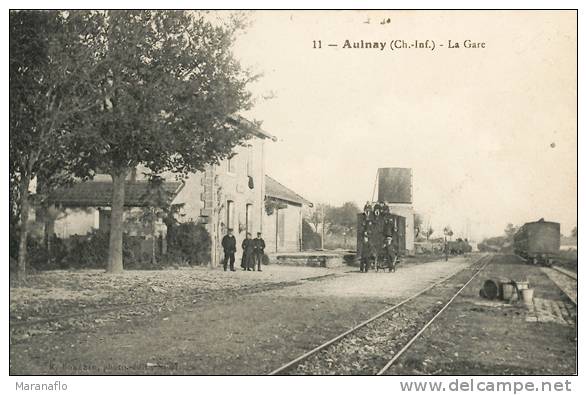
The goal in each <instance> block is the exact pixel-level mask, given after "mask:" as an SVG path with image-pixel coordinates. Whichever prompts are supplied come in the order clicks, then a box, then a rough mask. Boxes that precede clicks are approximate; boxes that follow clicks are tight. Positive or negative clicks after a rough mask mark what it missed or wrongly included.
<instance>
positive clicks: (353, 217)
mask: <svg viewBox="0 0 587 395" xmlns="http://www.w3.org/2000/svg"><path fill="white" fill-rule="evenodd" d="M360 211H361V210H360V209H359V207H358V206H357V205H356V204H355V203H354V202H346V203H344V204H343V205H342V206H340V207H331V208H330V209H329V210H328V211H327V212H325V216H326V222H328V223H329V224H330V231H331V232H336V233H342V234H343V235H344V239H345V245H346V238H347V236H348V235H350V234H352V233H354V231H355V230H356V228H357V214H359V212H360Z"/></svg>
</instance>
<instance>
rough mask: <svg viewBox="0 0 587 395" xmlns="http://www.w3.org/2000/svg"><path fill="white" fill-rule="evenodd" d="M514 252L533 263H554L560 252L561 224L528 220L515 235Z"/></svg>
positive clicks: (542, 219)
mask: <svg viewBox="0 0 587 395" xmlns="http://www.w3.org/2000/svg"><path fill="white" fill-rule="evenodd" d="M513 246H514V253H515V254H516V255H519V256H521V257H522V258H524V259H526V260H528V261H530V262H531V263H533V264H543V265H549V266H550V265H552V263H553V262H554V259H555V258H556V257H557V256H558V255H559V252H560V224H559V223H558V222H549V221H545V220H544V218H541V219H540V220H538V221H536V222H527V223H525V224H524V225H522V227H521V228H520V229H519V230H518V231H517V232H516V234H515V235H514V242H513Z"/></svg>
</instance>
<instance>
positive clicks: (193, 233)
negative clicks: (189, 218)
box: [167, 222, 212, 265]
mask: <svg viewBox="0 0 587 395" xmlns="http://www.w3.org/2000/svg"><path fill="white" fill-rule="evenodd" d="M211 246H212V239H211V238H210V234H209V233H208V230H207V229H206V226H205V225H204V224H200V223H196V222H185V223H181V224H175V225H173V226H171V227H169V228H168V229H167V255H168V257H167V260H168V261H174V263H177V264H181V263H187V264H189V265H205V264H208V263H210V249H211Z"/></svg>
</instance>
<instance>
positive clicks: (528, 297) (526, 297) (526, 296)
mask: <svg viewBox="0 0 587 395" xmlns="http://www.w3.org/2000/svg"><path fill="white" fill-rule="evenodd" d="M533 299H534V288H526V289H523V290H522V301H523V302H524V304H525V305H532V300H533Z"/></svg>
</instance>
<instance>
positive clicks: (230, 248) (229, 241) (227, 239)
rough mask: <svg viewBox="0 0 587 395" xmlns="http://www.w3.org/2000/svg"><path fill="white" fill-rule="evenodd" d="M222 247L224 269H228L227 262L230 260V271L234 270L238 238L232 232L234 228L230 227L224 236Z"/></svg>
mask: <svg viewBox="0 0 587 395" xmlns="http://www.w3.org/2000/svg"><path fill="white" fill-rule="evenodd" d="M222 248H223V249H224V261H223V265H224V271H226V269H227V263H228V261H229V260H230V271H231V272H234V271H235V269H234V254H235V252H236V238H235V237H234V235H233V234H232V229H230V228H229V229H228V234H226V235H225V236H224V237H223V238H222Z"/></svg>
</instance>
